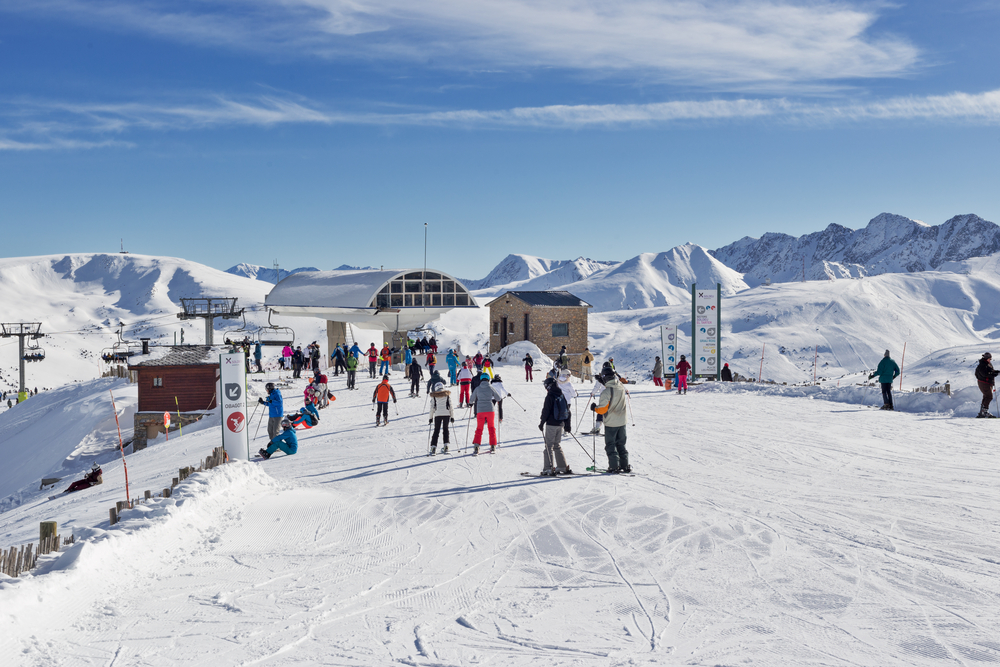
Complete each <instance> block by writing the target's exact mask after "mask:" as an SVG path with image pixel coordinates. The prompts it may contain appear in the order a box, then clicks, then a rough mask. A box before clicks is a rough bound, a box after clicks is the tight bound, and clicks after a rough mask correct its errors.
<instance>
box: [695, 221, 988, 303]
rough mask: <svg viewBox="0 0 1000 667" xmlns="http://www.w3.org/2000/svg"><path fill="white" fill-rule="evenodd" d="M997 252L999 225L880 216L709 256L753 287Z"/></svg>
mask: <svg viewBox="0 0 1000 667" xmlns="http://www.w3.org/2000/svg"><path fill="white" fill-rule="evenodd" d="M997 251H1000V226H997V225H996V224H994V223H992V222H989V221H988V220H983V219H982V218H980V217H979V216H977V215H972V214H969V215H959V216H955V217H953V218H951V219H950V220H948V221H947V222H945V223H943V224H941V225H936V226H931V225H927V224H925V223H923V222H920V221H918V220H911V219H909V218H906V217H903V216H901V215H893V214H891V213H882V214H881V215H878V216H876V217H875V218H873V219H872V220H871V221H870V222H869V223H868V225H867V226H866V227H864V228H863V229H858V230H851V229H848V228H847V227H843V226H841V225H830V226H829V227H827V228H826V229H824V230H823V231H821V232H814V233H812V234H806V235H804V236H800V237H794V236H789V235H788V234H772V233H768V234H764V235H763V236H762V237H760V238H759V239H755V238H751V237H744V238H742V239H740V240H739V241H736V242H735V243H731V244H729V245H727V246H724V247H722V248H718V249H717V250H713V251H711V252H712V254H713V255H714V256H715V257H716V259H718V260H720V261H722V262H723V263H724V264H725V265H726V266H729V267H731V268H733V269H735V270H737V271H739V272H741V273H743V274H744V276H743V279H744V280H745V281H746V282H747V284H749V285H751V286H754V285H760V284H762V283H764V282H765V281H767V280H768V279H770V281H771V282H790V281H794V280H801V279H802V277H803V270H804V272H805V278H806V279H807V280H826V279H837V278H857V277H860V276H865V275H868V276H872V275H881V274H884V273H913V272H915V271H928V270H932V269H936V268H937V267H939V266H941V264H942V263H944V262H955V261H961V260H965V259H969V258H970V257H983V256H986V255H991V254H993V253H995V252H997Z"/></svg>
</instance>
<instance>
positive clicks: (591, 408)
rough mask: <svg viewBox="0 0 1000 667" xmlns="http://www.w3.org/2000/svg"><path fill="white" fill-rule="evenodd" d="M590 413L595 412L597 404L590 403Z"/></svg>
mask: <svg viewBox="0 0 1000 667" xmlns="http://www.w3.org/2000/svg"><path fill="white" fill-rule="evenodd" d="M590 411H591V412H597V403H591V404H590Z"/></svg>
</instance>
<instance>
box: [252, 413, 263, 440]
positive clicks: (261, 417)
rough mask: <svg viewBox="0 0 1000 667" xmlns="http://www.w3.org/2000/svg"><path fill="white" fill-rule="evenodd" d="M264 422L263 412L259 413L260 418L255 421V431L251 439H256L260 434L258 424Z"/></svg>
mask: <svg viewBox="0 0 1000 667" xmlns="http://www.w3.org/2000/svg"><path fill="white" fill-rule="evenodd" d="M262 421H264V411H263V410H261V411H260V417H259V418H258V419H257V430H256V431H254V432H253V439H254V440H256V439H257V435H258V434H260V423H261V422H262Z"/></svg>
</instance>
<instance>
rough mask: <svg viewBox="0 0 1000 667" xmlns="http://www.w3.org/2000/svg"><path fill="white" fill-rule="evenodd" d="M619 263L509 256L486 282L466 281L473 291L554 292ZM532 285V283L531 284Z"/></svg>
mask: <svg viewBox="0 0 1000 667" xmlns="http://www.w3.org/2000/svg"><path fill="white" fill-rule="evenodd" d="M616 264H618V262H607V261H598V260H593V259H587V258H584V257H577V258H576V259H573V260H556V259H545V258H543V257H534V256H533V255H507V256H506V257H505V258H504V259H503V260H502V261H501V262H500V263H499V264H497V265H496V266H495V267H493V270H492V271H490V272H489V274H487V276H486V277H485V278H482V279H480V280H465V279H462V283H463V284H464V285H465V286H466V287H468V288H469V289H470V290H487V289H491V288H494V287H504V288H506V289H513V288H514V287H517V288H518V289H530V290H545V289H552V288H554V287H556V286H558V285H565V284H567V283H571V282H576V281H577V280H582V279H584V278H586V277H587V276H589V275H591V274H593V273H596V272H597V271H600V270H602V269H605V268H608V267H610V266H615V265H616ZM529 281H532V282H530V284H529Z"/></svg>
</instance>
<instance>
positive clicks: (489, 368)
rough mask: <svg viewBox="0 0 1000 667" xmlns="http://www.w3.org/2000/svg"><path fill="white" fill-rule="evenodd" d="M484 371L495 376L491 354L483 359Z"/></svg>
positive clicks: (491, 376)
mask: <svg viewBox="0 0 1000 667" xmlns="http://www.w3.org/2000/svg"><path fill="white" fill-rule="evenodd" d="M483 372H484V373H486V374H487V375H489V376H490V378H491V379H492V378H493V360H492V359H490V357H489V355H486V357H485V358H484V359H483Z"/></svg>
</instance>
